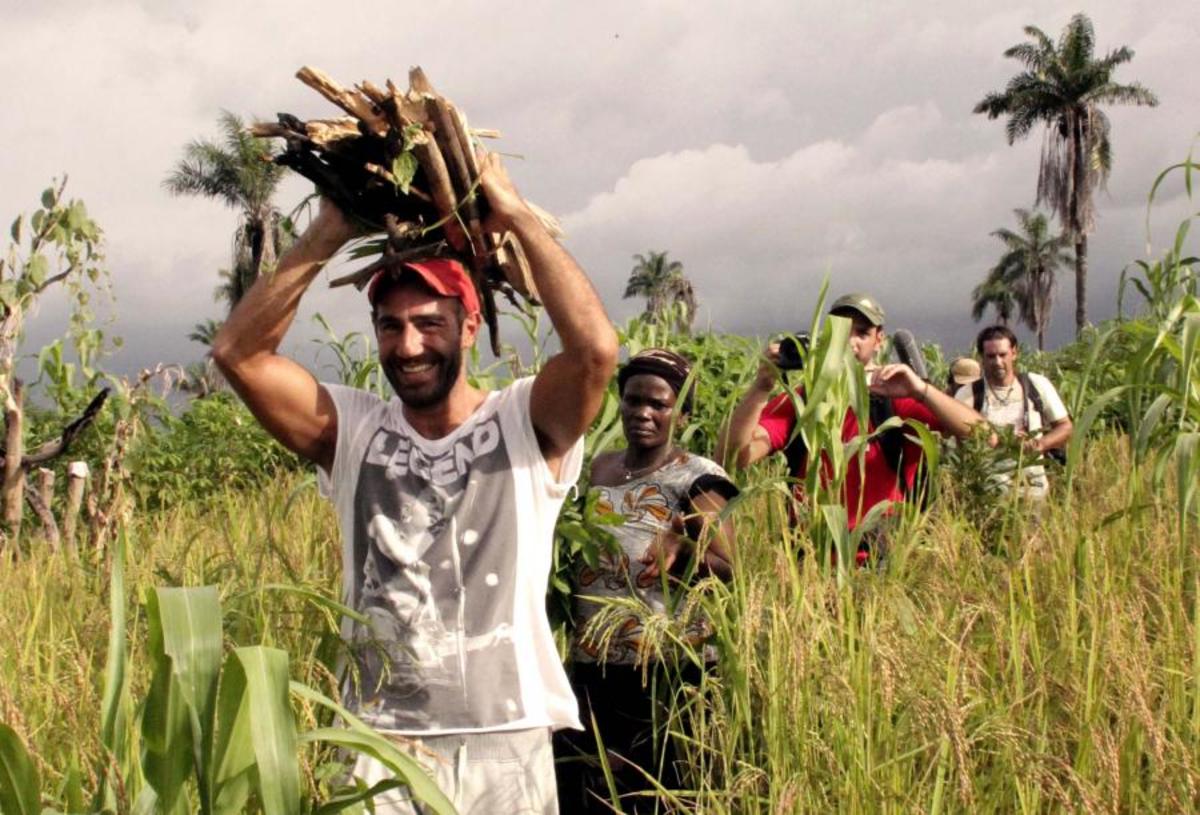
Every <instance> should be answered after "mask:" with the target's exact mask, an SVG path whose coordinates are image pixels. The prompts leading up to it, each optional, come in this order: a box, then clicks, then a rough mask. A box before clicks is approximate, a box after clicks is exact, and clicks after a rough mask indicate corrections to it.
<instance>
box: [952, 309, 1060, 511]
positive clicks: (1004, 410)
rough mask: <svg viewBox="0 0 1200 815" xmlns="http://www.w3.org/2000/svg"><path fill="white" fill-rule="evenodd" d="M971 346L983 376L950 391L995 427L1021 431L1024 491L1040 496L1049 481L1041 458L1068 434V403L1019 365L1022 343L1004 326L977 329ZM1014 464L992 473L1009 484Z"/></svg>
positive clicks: (1046, 382) (1052, 454) (1053, 455)
mask: <svg viewBox="0 0 1200 815" xmlns="http://www.w3.org/2000/svg"><path fill="white" fill-rule="evenodd" d="M975 350H976V351H977V352H978V353H979V357H980V359H981V360H982V361H983V378H982V379H979V380H976V381H975V382H973V383H971V384H970V385H964V386H963V387H961V388H959V389H958V392H957V393H956V394H955V395H954V396H955V398H956V399H958V401H959V402H962V403H963V404H964V405H970V406H971V407H973V408H974V409H975V410H976V411H978V412H979V413H981V414H983V417H984V418H985V419H987V420H988V422H989V423H990V424H992V425H993V426H994V427H1012V428H1014V431H1015V432H1016V434H1017V435H1018V436H1020V437H1022V440H1023V446H1024V448H1025V451H1026V454H1027V455H1028V457H1029V459H1030V464H1029V465H1028V466H1026V467H1024V468H1023V469H1022V471H1021V482H1022V483H1021V488H1022V492H1023V494H1024V495H1026V496H1028V497H1030V498H1035V499H1041V498H1044V497H1045V496H1046V492H1047V490H1048V488H1049V484H1048V482H1047V479H1046V468H1045V467H1044V466H1043V464H1042V458H1043V456H1045V457H1050V458H1060V457H1061V456H1062V450H1063V448H1064V447H1066V445H1067V442H1069V441H1070V440H1071V433H1072V431H1073V426H1072V424H1071V417H1070V415H1069V414H1068V413H1067V408H1066V406H1065V405H1064V404H1063V401H1062V398H1061V397H1059V395H1058V391H1057V390H1055V388H1054V385H1053V384H1051V382H1050V380H1049V379H1047V378H1046V377H1044V376H1042V375H1041V374H1035V373H1026V372H1024V371H1018V370H1017V359H1018V357H1019V356H1020V349H1019V347H1018V344H1017V337H1016V335H1015V334H1013V332H1012V331H1011V330H1010V329H1009V328H1008V327H1007V326H1003V325H993V326H988V327H987V328H985V329H983V331H980V332H979V336H978V337H977V338H976V339H975ZM1015 467H1016V462H1008V463H1007V464H1006V465H1004V467H1003V469H1002V470H1001V471H1000V472H998V473H997V474H996V481H997V484H998V485H999V486H1001V487H1003V488H1004V489H1008V488H1009V487H1011V486H1012V482H1013V474H1012V471H1013V469H1015Z"/></svg>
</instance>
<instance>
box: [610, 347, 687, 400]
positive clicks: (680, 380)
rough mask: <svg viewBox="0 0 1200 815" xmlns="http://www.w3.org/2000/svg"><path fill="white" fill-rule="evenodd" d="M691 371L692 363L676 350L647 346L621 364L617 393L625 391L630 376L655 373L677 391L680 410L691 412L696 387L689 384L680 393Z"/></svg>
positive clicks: (676, 395) (618, 373)
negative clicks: (682, 392) (681, 392)
mask: <svg viewBox="0 0 1200 815" xmlns="http://www.w3.org/2000/svg"><path fill="white" fill-rule="evenodd" d="M691 373H692V364H691V363H690V362H688V361H687V360H686V359H684V358H683V357H681V356H680V355H679V354H676V353H675V352H674V351H668V350H667V349H665V348H647V349H646V350H645V351H642V352H641V353H638V354H634V355H633V356H632V357H630V358H629V361H628V362H626V363H625V364H624V365H622V366H621V370H620V371H618V372H617V393H620V394H624V393H625V383H626V382H628V381H629V378H630V377H633V376H637V375H638V374H653V375H654V376H657V377H661V378H662V379H663V380H664V381H665V382H666V383H667V384H668V385H670V386H671V390H673V391H675V397H676V399H677V400H678V401H679V402H680V403H681V406H680V410H681V411H682V412H684V413H691V412H692V394H693V392H694V391H695V390H696V389H695V387H694V386H692V385H688V387H687V392H686V393H684V394H682V395H681V394H680V391H681V390H683V389H684V385H685V384H687V380H688V376H689V375H691Z"/></svg>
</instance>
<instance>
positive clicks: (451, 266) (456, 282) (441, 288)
mask: <svg viewBox="0 0 1200 815" xmlns="http://www.w3.org/2000/svg"><path fill="white" fill-rule="evenodd" d="M402 268H403V269H404V270H405V271H411V272H416V273H417V274H418V275H420V277H421V279H422V280H424V281H425V284H426V285H427V286H429V288H431V289H433V290H434V291H435V292H437V293H438V294H440V295H442V296H443V297H456V298H458V299H459V300H460V301H461V302H462V304H463V308H465V309H466V310H467V313H468V314H478V313H479V295H478V294H477V293H476V291H475V284H474V283H472V282H471V276H470V275H469V274H467V270H466V269H465V268H463V265H462V264H461V263H459V262H458V261H457V260H453V259H451V258H428V259H426V260H410V261H405V263H404V264H403V266H402ZM392 271H393V270H392V269H388V268H384V269H380V270H379V271H378V272H376V273H375V275H374V277H372V278H371V282H370V283H368V284H367V302H369V303H370V304H371V305H375V292H376V290H377V289H378V288H379V282H380V281H381V280H383V279H384V276H385V275H387V274H390V273H391V272H392Z"/></svg>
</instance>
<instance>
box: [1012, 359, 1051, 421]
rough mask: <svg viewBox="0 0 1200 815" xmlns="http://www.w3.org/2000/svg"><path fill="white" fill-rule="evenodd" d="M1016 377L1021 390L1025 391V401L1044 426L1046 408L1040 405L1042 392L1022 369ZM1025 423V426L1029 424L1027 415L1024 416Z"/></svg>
mask: <svg viewBox="0 0 1200 815" xmlns="http://www.w3.org/2000/svg"><path fill="white" fill-rule="evenodd" d="M1017 379H1019V380H1020V382H1021V390H1022V391H1024V392H1025V401H1026V402H1028V403H1029V406H1030V407H1032V408H1033V409H1034V410H1035V411H1037V415H1038V420H1039V421H1038V423H1039V424H1040V425H1041V426H1042V427H1043V428H1045V427H1046V410H1045V408H1044V407H1043V405H1042V392H1041V391H1039V390H1038V389H1037V386H1036V385H1034V384H1033V380H1032V379H1030V378H1029V374H1027V373H1025V372H1024V371H1021V373H1019V374H1017ZM1025 425H1026V427H1028V426H1029V417H1028V416H1026V417H1025Z"/></svg>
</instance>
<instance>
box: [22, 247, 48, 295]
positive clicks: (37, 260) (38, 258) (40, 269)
mask: <svg viewBox="0 0 1200 815" xmlns="http://www.w3.org/2000/svg"><path fill="white" fill-rule="evenodd" d="M49 272H50V263H49V262H48V261H47V260H46V257H45V255H34V256H33V257H31V258H30V259H29V262H28V263H26V264H25V277H26V279H27V280H28V281H29V285H31V286H33V288H35V289H36V288H38V287H40V286H41V285H42V284H43V283H45V282H46V275H47V274H49Z"/></svg>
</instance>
